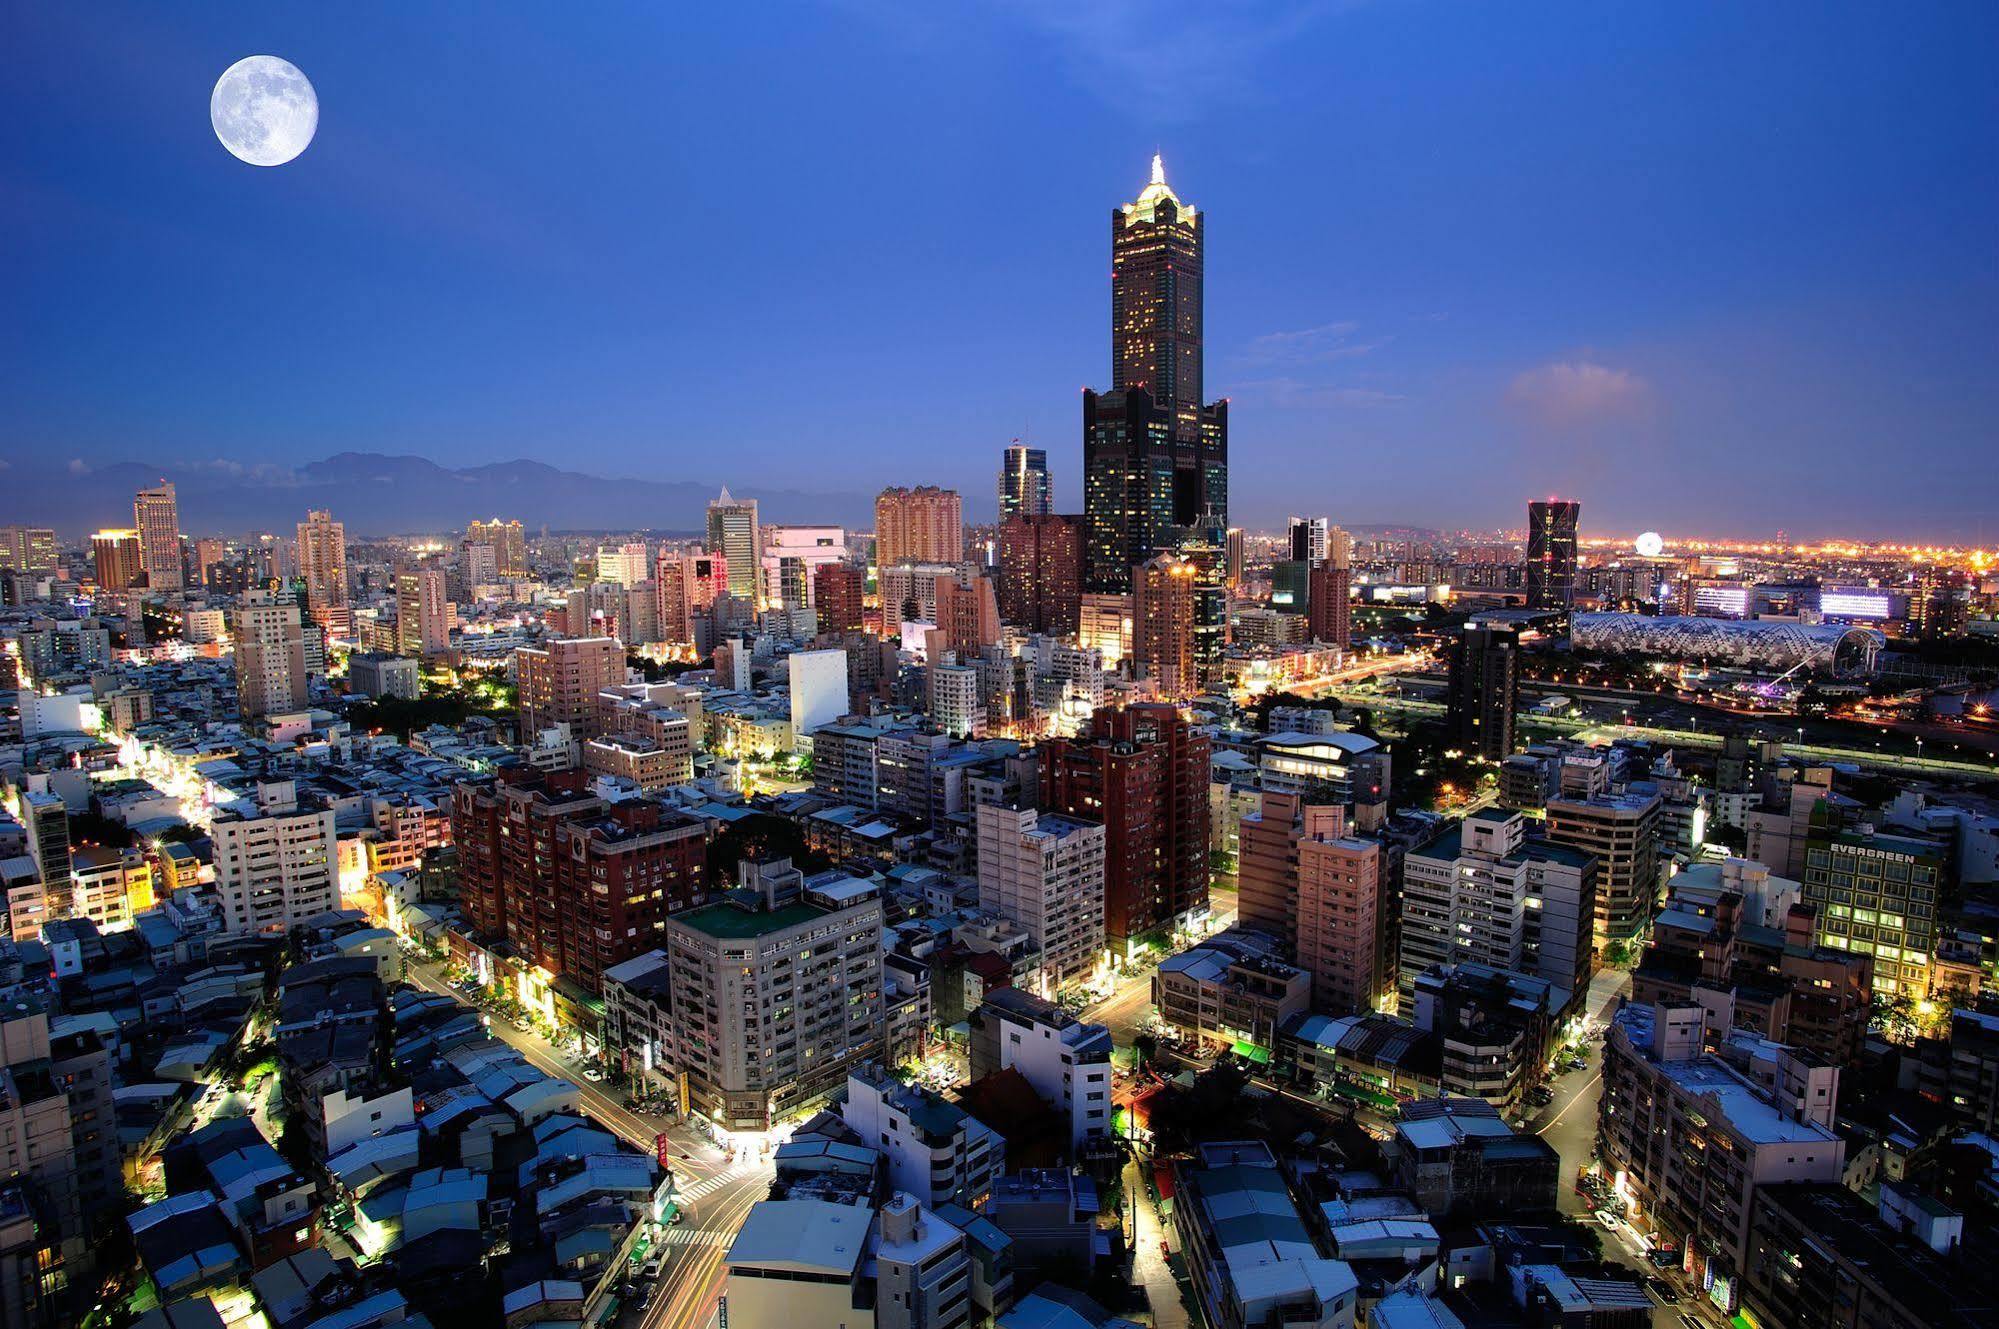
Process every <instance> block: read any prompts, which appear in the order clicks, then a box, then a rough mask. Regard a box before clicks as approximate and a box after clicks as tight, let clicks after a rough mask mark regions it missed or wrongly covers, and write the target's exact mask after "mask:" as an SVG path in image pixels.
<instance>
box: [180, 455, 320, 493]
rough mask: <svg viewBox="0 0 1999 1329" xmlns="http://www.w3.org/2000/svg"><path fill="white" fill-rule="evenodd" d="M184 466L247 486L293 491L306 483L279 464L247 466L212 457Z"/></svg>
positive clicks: (264, 462)
mask: <svg viewBox="0 0 1999 1329" xmlns="http://www.w3.org/2000/svg"><path fill="white" fill-rule="evenodd" d="M182 465H183V466H184V467H185V468H186V469H188V470H190V471H201V472H205V473H206V474H209V475H219V476H221V477H223V478H224V479H228V480H234V481H236V482H238V483H240V484H245V485H259V486H264V487H267V488H273V489H292V488H296V487H297V486H298V485H300V484H302V483H304V481H303V480H302V479H301V478H300V476H299V473H298V472H297V471H295V470H293V469H292V468H291V467H289V466H284V465H280V464H279V463H277V462H269V461H260V462H254V463H251V464H249V465H245V464H244V463H242V462H240V461H236V460H234V459H233V458H230V457H211V458H209V459H208V460H206V461H190V462H184V463H182Z"/></svg>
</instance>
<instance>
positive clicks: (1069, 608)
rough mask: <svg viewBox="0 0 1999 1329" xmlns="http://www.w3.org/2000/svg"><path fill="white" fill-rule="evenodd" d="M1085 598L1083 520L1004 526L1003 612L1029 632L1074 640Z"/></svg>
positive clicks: (1023, 519) (1015, 520) (1021, 519)
mask: <svg viewBox="0 0 1999 1329" xmlns="http://www.w3.org/2000/svg"><path fill="white" fill-rule="evenodd" d="M1082 594H1083V519H1082V518H1081V517H1073V516H1055V515H1046V514H1044V515H1041V516H1033V515H1023V516H1016V517H1010V518H1008V519H1007V520H1005V521H1003V522H1001V523H1000V535H999V611H1000V617H1001V618H1003V619H1005V620H1006V621H1007V622H1008V623H1011V624H1014V625H1015V626H1017V627H1021V628H1024V629H1026V630H1027V631H1029V632H1046V633H1050V634H1052V635H1055V636H1062V637H1067V636H1074V635H1075V632H1076V628H1077V617H1078V615H1079V613H1080V612H1081V605H1082Z"/></svg>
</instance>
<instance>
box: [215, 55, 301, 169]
mask: <svg viewBox="0 0 1999 1329" xmlns="http://www.w3.org/2000/svg"><path fill="white" fill-rule="evenodd" d="M208 119H209V123H211V124H213V125H214V126H215V137H217V138H218V139H221V140H222V146H223V147H225V148H227V149H229V151H230V152H231V153H233V154H235V155H236V156H237V157H238V158H240V159H241V160H243V161H246V162H248V163H250V165H252V166H283V165H284V164H285V163H286V162H288V161H290V160H291V159H292V158H294V157H296V156H298V155H299V154H300V153H301V152H304V151H305V149H306V145H307V144H308V143H311V142H312V135H313V131H315V130H317V129H318V128H319V97H318V95H317V94H315V93H314V92H313V90H312V84H311V83H310V82H308V81H307V80H306V77H305V75H304V74H301V73H299V71H298V66H296V65H294V64H292V63H291V61H289V60H280V59H278V57H276V56H275V55H252V56H246V57H245V58H243V59H241V60H238V61H237V62H236V63H235V64H233V65H231V66H229V68H227V69H225V70H223V71H222V77H221V78H219V79H217V80H216V81H215V93H214V95H213V96H211V97H210V98H209V99H208Z"/></svg>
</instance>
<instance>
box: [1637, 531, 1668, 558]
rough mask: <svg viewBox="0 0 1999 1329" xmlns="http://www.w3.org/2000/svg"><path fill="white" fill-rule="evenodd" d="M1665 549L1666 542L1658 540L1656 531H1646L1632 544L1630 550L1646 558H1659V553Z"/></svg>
mask: <svg viewBox="0 0 1999 1329" xmlns="http://www.w3.org/2000/svg"><path fill="white" fill-rule="evenodd" d="M1665 547H1666V542H1665V541H1664V540H1662V539H1660V538H1659V533H1658V532H1657V531H1647V532H1645V534H1643V535H1641V536H1639V537H1638V538H1637V540H1635V541H1633V542H1632V548H1634V549H1636V550H1637V551H1638V552H1639V553H1640V554H1641V555H1643V556H1644V557H1646V558H1657V557H1659V552H1660V551H1661V550H1663V549H1664V548H1665Z"/></svg>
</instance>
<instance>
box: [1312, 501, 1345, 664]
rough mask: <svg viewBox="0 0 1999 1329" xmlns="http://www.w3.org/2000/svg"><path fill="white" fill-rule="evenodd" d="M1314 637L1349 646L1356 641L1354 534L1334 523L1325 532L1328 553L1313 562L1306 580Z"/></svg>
mask: <svg viewBox="0 0 1999 1329" xmlns="http://www.w3.org/2000/svg"><path fill="white" fill-rule="evenodd" d="M1306 586H1307V589H1306V605H1307V610H1308V612H1309V613H1310V615H1311V623H1312V637H1313V639H1314V640H1317V641H1323V642H1326V643H1328V644H1329V645H1333V646H1337V647H1339V648H1340V649H1341V650H1343V651H1344V650H1347V649H1349V648H1350V647H1351V646H1352V645H1353V605H1352V603H1351V601H1352V597H1353V537H1352V536H1351V535H1348V534H1347V533H1346V532H1345V531H1343V530H1341V529H1340V528H1339V527H1337V526H1335V527H1333V528H1332V530H1330V531H1328V532H1327V533H1326V556H1325V558H1324V559H1322V560H1321V561H1320V562H1318V563H1315V564H1313V565H1312V572H1311V578H1310V580H1309V581H1308V582H1307V583H1306Z"/></svg>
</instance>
